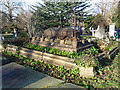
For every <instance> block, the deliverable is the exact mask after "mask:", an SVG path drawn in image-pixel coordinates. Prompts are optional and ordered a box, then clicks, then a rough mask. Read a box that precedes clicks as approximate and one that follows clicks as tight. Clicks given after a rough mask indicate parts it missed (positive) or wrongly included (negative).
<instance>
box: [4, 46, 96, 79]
mask: <svg viewBox="0 0 120 90" xmlns="http://www.w3.org/2000/svg"><path fill="white" fill-rule="evenodd" d="M6 50H7V51H10V52H13V53H17V51H18V50H19V49H18V47H17V46H13V45H8V46H7V48H6ZM19 51H20V53H19V54H21V55H23V56H25V57H28V58H32V59H34V60H43V61H44V62H45V63H50V64H54V65H58V66H64V67H65V68H70V69H74V68H79V70H80V75H81V76H84V77H93V76H94V72H93V67H90V68H88V67H86V68H84V67H79V66H77V65H76V64H75V63H73V61H74V60H73V59H70V58H68V57H62V56H57V55H53V54H49V53H45V52H40V51H35V50H30V49H27V48H20V50H19Z"/></svg>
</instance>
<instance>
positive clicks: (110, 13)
mask: <svg viewBox="0 0 120 90" xmlns="http://www.w3.org/2000/svg"><path fill="white" fill-rule="evenodd" d="M118 1H119V0H112V1H110V0H101V1H100V2H99V3H95V6H96V8H95V9H96V10H95V12H96V13H97V14H102V15H103V16H104V17H106V18H107V20H108V22H109V23H112V19H113V17H114V13H115V9H116V7H117V3H118Z"/></svg>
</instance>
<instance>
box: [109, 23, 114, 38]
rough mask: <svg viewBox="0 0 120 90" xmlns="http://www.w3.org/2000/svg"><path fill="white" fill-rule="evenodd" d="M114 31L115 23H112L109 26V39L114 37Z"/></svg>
mask: <svg viewBox="0 0 120 90" xmlns="http://www.w3.org/2000/svg"><path fill="white" fill-rule="evenodd" d="M114 31H115V23H111V24H110V25H109V37H111V36H113V37H114Z"/></svg>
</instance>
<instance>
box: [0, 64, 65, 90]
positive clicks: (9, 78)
mask: <svg viewBox="0 0 120 90" xmlns="http://www.w3.org/2000/svg"><path fill="white" fill-rule="evenodd" d="M0 73H2V77H1V78H0V79H2V88H11V89H12V88H43V87H50V86H56V85H58V84H59V83H62V82H63V81H61V80H59V79H56V78H53V77H50V76H48V75H46V74H43V73H41V72H37V71H34V70H32V69H30V68H26V67H24V66H22V65H18V64H16V63H10V64H6V65H4V66H2V71H1V70H0Z"/></svg>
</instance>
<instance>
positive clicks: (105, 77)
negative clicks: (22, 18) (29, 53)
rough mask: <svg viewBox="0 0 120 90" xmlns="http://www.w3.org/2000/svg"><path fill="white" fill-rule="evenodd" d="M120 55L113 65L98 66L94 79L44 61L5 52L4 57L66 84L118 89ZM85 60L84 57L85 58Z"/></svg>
mask: <svg viewBox="0 0 120 90" xmlns="http://www.w3.org/2000/svg"><path fill="white" fill-rule="evenodd" d="M119 55H120V53H118V55H116V56H115V58H114V59H113V60H112V63H111V64H110V65H109V64H106V65H105V66H104V67H100V66H99V65H98V66H97V73H96V74H95V76H94V77H92V78H86V77H81V76H80V73H79V69H77V68H75V69H74V70H71V69H65V68H64V66H56V65H53V64H48V63H44V61H35V60H34V59H29V58H27V57H23V56H22V55H19V54H13V53H12V52H6V51H4V52H3V56H5V57H8V58H12V60H13V61H15V62H16V63H18V64H21V65H24V66H25V67H27V68H32V69H33V70H36V71H40V72H44V73H46V74H48V75H50V76H53V77H56V78H58V79H62V80H64V81H65V82H71V83H74V84H77V85H80V86H85V87H86V88H116V89H117V88H118V86H119V74H118V72H119V68H118V66H119V63H118V62H119V61H118V58H119ZM83 58H84V57H83Z"/></svg>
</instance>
